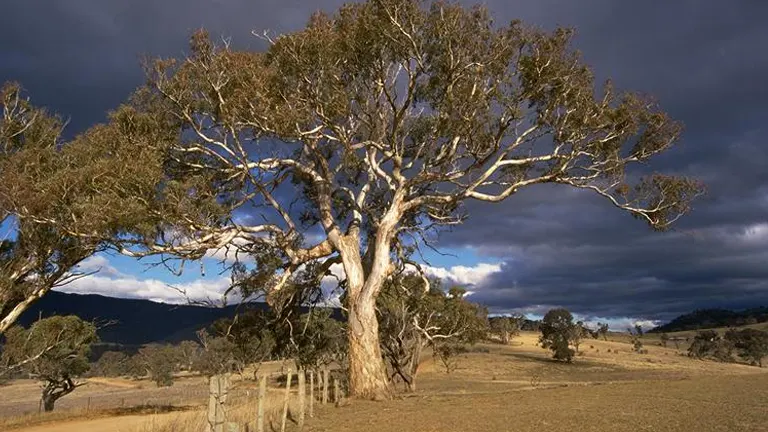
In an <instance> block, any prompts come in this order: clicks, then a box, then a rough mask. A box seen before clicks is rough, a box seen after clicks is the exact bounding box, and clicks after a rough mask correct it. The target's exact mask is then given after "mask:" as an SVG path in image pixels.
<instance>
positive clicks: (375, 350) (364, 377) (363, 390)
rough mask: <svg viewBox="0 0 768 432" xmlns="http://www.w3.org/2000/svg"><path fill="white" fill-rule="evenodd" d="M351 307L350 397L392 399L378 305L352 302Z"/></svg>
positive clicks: (349, 333)
mask: <svg viewBox="0 0 768 432" xmlns="http://www.w3.org/2000/svg"><path fill="white" fill-rule="evenodd" d="M351 303H352V304H350V307H349V327H348V330H347V332H348V337H349V384H350V385H349V388H350V396H351V397H356V398H361V399H374V400H383V399H389V398H391V396H392V390H391V388H390V385H389V380H388V379H387V372H386V368H385V367H384V360H383V358H382V356H381V348H380V347H379V323H378V321H377V320H376V312H375V309H374V304H361V302H357V301H356V302H351Z"/></svg>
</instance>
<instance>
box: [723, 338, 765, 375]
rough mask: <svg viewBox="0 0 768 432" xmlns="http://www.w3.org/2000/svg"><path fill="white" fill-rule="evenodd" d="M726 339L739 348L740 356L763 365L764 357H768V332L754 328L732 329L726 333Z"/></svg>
mask: <svg viewBox="0 0 768 432" xmlns="http://www.w3.org/2000/svg"><path fill="white" fill-rule="evenodd" d="M725 339H726V340H728V341H730V342H731V343H732V344H733V346H734V347H735V348H736V349H737V350H739V357H741V358H743V359H745V360H746V361H748V362H750V363H751V364H753V365H757V366H759V367H763V358H765V357H768V332H764V331H760V330H757V329H752V328H746V329H742V330H735V329H731V330H728V331H727V332H726V333H725Z"/></svg>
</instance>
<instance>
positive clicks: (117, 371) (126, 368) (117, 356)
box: [88, 351, 133, 377]
mask: <svg viewBox="0 0 768 432" xmlns="http://www.w3.org/2000/svg"><path fill="white" fill-rule="evenodd" d="M132 367H133V364H132V362H131V359H130V357H129V356H128V355H127V354H125V353H123V352H120V351H105V352H104V353H103V354H102V355H101V357H99V359H98V360H96V362H95V363H94V364H92V365H91V369H90V370H89V371H88V375H89V376H101V377H119V376H124V375H131V374H133V370H132Z"/></svg>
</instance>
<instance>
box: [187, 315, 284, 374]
mask: <svg viewBox="0 0 768 432" xmlns="http://www.w3.org/2000/svg"><path fill="white" fill-rule="evenodd" d="M279 322H281V319H280V318H279V317H278V316H276V314H275V313H274V312H273V311H270V310H261V309H249V310H246V311H244V312H242V313H239V314H237V315H235V316H234V317H232V318H222V319H220V320H218V321H216V322H215V323H214V324H213V325H212V326H211V329H210V334H208V333H206V332H202V333H199V334H198V335H199V337H200V341H201V343H202V344H203V348H204V349H203V354H202V356H203V357H204V358H203V359H201V363H200V364H201V365H204V364H207V366H205V367H204V368H203V370H201V371H202V372H205V370H206V369H210V368H211V367H213V365H217V366H215V367H213V369H211V373H213V371H218V372H216V373H224V372H242V371H243V369H244V368H245V366H247V365H249V364H253V365H255V366H257V367H256V369H255V370H254V374H255V373H256V372H257V371H258V365H259V364H261V362H263V361H265V360H269V359H270V358H271V357H272V356H273V355H274V353H275V352H276V351H278V350H279V349H281V348H284V347H285V346H287V345H288V344H290V335H288V334H284V335H279V330H278V326H279ZM218 338H223V339H218ZM278 343H279V346H278Z"/></svg>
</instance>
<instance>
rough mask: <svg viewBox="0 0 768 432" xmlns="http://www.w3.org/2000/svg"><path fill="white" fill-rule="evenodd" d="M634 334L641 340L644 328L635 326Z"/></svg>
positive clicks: (638, 325)
mask: <svg viewBox="0 0 768 432" xmlns="http://www.w3.org/2000/svg"><path fill="white" fill-rule="evenodd" d="M630 333H632V332H630ZM634 334H635V336H637V337H639V338H641V337H643V326H642V325H640V324H635V331H634Z"/></svg>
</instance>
